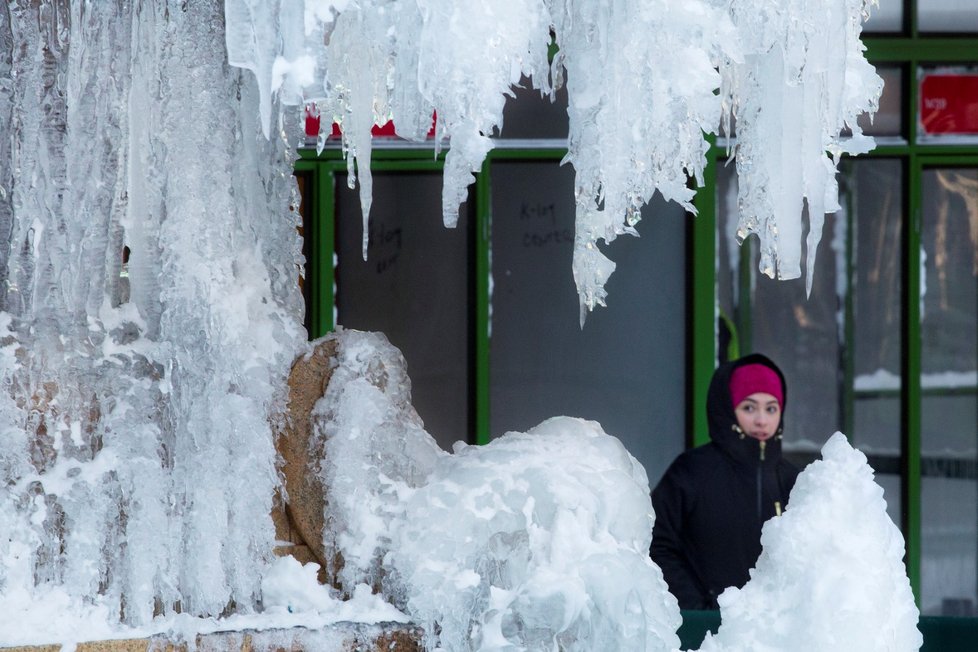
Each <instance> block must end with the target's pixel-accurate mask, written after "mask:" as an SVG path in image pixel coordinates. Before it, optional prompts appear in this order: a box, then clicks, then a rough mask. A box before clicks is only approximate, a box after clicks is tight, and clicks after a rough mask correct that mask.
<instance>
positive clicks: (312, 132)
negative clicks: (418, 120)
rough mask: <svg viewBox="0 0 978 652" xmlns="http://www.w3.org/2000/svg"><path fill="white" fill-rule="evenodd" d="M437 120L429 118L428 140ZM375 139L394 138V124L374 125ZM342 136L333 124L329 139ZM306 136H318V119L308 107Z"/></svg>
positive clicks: (336, 125)
mask: <svg viewBox="0 0 978 652" xmlns="http://www.w3.org/2000/svg"><path fill="white" fill-rule="evenodd" d="M436 119H437V115H436V114H432V116H431V129H429V130H428V138H432V137H433V136H434V135H435V120H436ZM370 133H371V134H373V136H374V137H375V138H377V137H380V138H396V137H397V133H396V132H395V131H394V122H393V121H392V120H388V121H387V122H386V123H385V124H383V125H381V126H377V125H374V128H373V129H371V130H370ZM341 134H342V131H341V130H340V126H339V125H338V124H337V123H335V122H334V123H333V130H332V133H331V134H330V138H339V137H340V135H341ZM306 136H308V137H310V138H316V137H317V136H319V117H318V116H313V115H312V113H311V112H310V111H309V107H306Z"/></svg>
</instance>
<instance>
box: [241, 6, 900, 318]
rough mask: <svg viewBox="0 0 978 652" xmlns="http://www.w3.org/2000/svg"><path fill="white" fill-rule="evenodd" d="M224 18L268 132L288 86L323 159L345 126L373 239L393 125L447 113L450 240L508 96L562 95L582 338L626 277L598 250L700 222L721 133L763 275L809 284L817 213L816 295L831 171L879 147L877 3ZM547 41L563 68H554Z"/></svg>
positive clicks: (437, 9)
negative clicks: (572, 177) (518, 88)
mask: <svg viewBox="0 0 978 652" xmlns="http://www.w3.org/2000/svg"><path fill="white" fill-rule="evenodd" d="M227 4H228V14H227V17H228V51H229V53H231V54H232V57H231V62H232V63H233V64H235V65H241V66H243V67H246V68H248V69H249V70H252V71H254V72H255V74H256V75H257V76H258V78H259V89H260V91H261V100H260V107H261V114H262V120H263V123H264V125H265V129H266V133H267V131H268V113H269V107H270V106H271V102H272V97H273V93H274V92H275V89H276V88H278V89H279V91H278V97H279V99H281V100H282V101H283V102H285V103H287V104H288V103H291V104H299V105H303V104H307V103H308V104H315V105H316V107H317V110H318V111H319V112H320V114H321V115H323V116H324V118H325V119H323V120H321V121H320V128H321V130H323V131H322V133H321V134H320V139H319V143H320V148H321V147H322V146H323V143H324V142H325V136H326V134H328V133H329V132H330V130H331V129H332V123H333V122H334V121H335V122H338V123H340V124H341V125H342V129H343V139H342V147H343V150H344V152H345V153H346V155H347V157H348V158H347V162H348V167H349V171H350V183H351V184H352V183H353V182H354V179H355V175H354V160H356V162H357V163H356V168H357V171H358V172H359V175H360V198H361V204H362V208H363V219H364V223H365V224H366V221H367V219H368V218H369V212H370V203H371V193H372V188H371V178H370V158H371V147H372V143H371V135H370V130H371V128H372V127H373V125H374V124H379V125H380V124H384V123H386V122H387V121H388V120H390V119H393V121H394V124H395V126H396V128H397V132H398V134H399V135H401V136H402V137H404V138H407V139H409V140H422V139H424V137H425V135H426V134H427V132H428V128H429V126H430V124H431V116H432V113H433V112H434V113H437V116H438V120H437V134H436V136H437V138H436V146H440V145H441V143H443V142H444V141H445V140H446V139H447V140H450V145H451V147H450V149H449V152H448V155H447V157H446V160H445V175H444V177H445V178H444V190H443V195H442V211H443V219H444V221H445V224H446V225H448V226H452V225H454V224H455V222H456V220H457V219H458V207H459V204H460V203H461V202H462V201H464V200H465V198H466V187H467V186H468V185H469V184H470V183H471V182H472V180H473V176H472V174H473V173H474V172H476V171H478V170H479V169H480V168H481V166H482V164H483V161H484V160H485V159H486V156H487V154H488V152H489V150H490V149H491V148H492V146H493V143H492V140H491V138H490V136H492V135H494V134H495V133H496V132H497V131H498V130H501V129H503V128H504V125H503V119H502V116H503V105H504V100H505V96H506V95H507V94H510V93H512V87H513V86H514V85H515V84H517V83H518V82H519V80H520V79H521V77H526V78H528V79H530V80H531V83H532V84H533V86H534V87H535V88H537V89H539V90H540V92H541V93H542V94H543V95H550V96H551V97H553V92H554V90H555V89H556V88H558V87H560V86H561V85H562V84H564V83H565V81H566V85H567V94H568V114H569V118H570V128H569V129H570V132H569V134H568V152H567V156H566V159H565V160H566V161H568V162H570V163H571V164H573V166H574V169H575V172H576V182H575V194H576V202H577V221H576V222H577V223H576V237H575V245H574V256H573V274H574V280H575V282H576V284H577V290H578V294H579V296H580V303H581V320H582V322H583V319H584V316H585V315H586V313H587V311H588V310H591V309H593V308H594V306H596V305H604V299H605V297H606V290H605V283H606V282H607V280H608V278H609V277H610V275H611V274H612V273H613V272H614V270H615V264H614V263H613V262H612V261H611V260H610V259H609V258H608V257H607V256H606V255H605V254H604V253H603V252H602V251H601V250H600V249H599V242H603V243H610V242H611V241H613V240H614V239H615V238H616V237H617V236H619V235H622V234H632V235H636V234H637V232H636V230H635V226H636V223H637V222H638V220H639V217H640V209H641V207H642V206H643V205H644V204H645V203H647V202H648V201H649V200H650V199H651V197H652V195H653V193H654V192H656V191H658V192H660V193H661V194H662V195H663V196H664V197H665V198H666V199H672V200H675V201H677V202H679V203H681V204H682V205H683V206H685V207H686V208H687V210H689V211H690V212H692V213H695V212H696V209H695V206H694V205H693V202H692V200H693V196H694V193H693V191H692V190H691V189H690V188H689V184H688V180H689V178H692V179H694V180H695V182H696V184H697V185H698V186H701V185H703V171H704V167H705V165H706V162H707V161H706V153H707V151H708V142H707V140H706V139H705V136H707V135H710V134H716V133H717V132H718V129H719V128H720V124H721V116H723V118H722V122H723V123H724V124H725V125H726V131H727V132H729V127H730V124H731V118H734V117H735V118H736V122H737V134H736V136H737V139H736V147H735V148H734V154H735V155H736V158H737V170H738V173H739V175H740V180H741V183H740V194H739V203H740V207H741V222H740V225H739V229H738V236H739V238H740V239H741V240H742V239H743V238H746V237H747V236H749V235H750V234H757V235H758V236H759V238H760V240H761V261H760V268H761V271H762V272H764V273H765V274H767V275H769V276H771V277H774V276H777V277H778V278H782V279H791V278H797V277H798V276H800V275H801V261H802V238H803V233H804V232H805V230H806V229H805V227H804V226H803V224H802V215H803V206H804V205H805V204H806V203H807V206H808V216H809V224H808V228H807V233H808V234H807V237H806V245H805V253H806V256H805V261H806V275H807V283H808V287H809V291H810V287H811V276H812V273H813V270H814V264H815V259H816V252H817V248H818V244H819V240H820V238H821V233H822V224H823V219H824V214H825V213H832V212H835V211H836V210H838V208H839V203H838V187H837V183H836V180H835V175H836V166H837V164H838V158H839V156H840V155H841V154H842V153H843V152H848V153H851V154H857V153H862V152H866V151H868V150H869V149H871V148H872V147H873V140H872V139H871V138H869V137H866V136H864V135H863V134H862V132H861V129H860V127H859V125H858V124H857V123H856V118H857V117H858V116H859V115H860V114H862V113H864V112H875V110H876V107H877V102H878V98H879V95H880V92H881V89H882V81H881V79H880V78H879V76H878V75H877V74H876V72H875V70H874V69H873V67H872V66H870V65H869V63H868V62H867V61H866V59H865V57H864V55H863V50H864V48H863V46H862V43H861V41H860V40H859V38H860V34H861V31H862V23H863V21H864V20H865V18H866V17H867V16H868V12H869V9H870V6H871V5H873V4H875V0H831V1H830V2H817V3H812V2H807V1H806V0H779V1H777V2H772V1H771V0H734V1H733V2H723V1H721V0H657V1H655V2H648V1H647V0H616V1H615V2H593V1H592V0H508V1H507V2H505V3H500V2H497V1H494V0H466V1H465V2H460V1H459V0H415V1H413V2H395V1H393V0H361V1H360V2H356V3H349V4H347V3H343V4H344V5H345V6H344V7H339V6H334V7H332V9H331V10H330V11H323V10H322V9H321V7H319V5H321V3H319V2H317V3H312V2H307V3H306V5H305V6H306V10H305V11H304V12H303V11H300V4H301V3H298V2H296V3H282V4H281V5H279V6H276V5H275V4H274V3H272V4H269V5H261V9H260V10H258V9H255V8H254V7H252V5H254V4H255V3H252V2H247V1H246V0H228V3H227ZM313 5H314V6H315V7H317V9H315V10H313V9H310V7H312V6H313ZM268 25H278V26H279V30H278V31H277V32H276V31H275V30H273V29H270V28H268ZM551 38H553V39H555V41H556V45H557V46H558V51H557V54H556V56H555V57H554V59H553V61H552V62H551V63H549V64H548V61H547V46H548V44H549V43H550V41H551ZM718 91H719V92H718ZM845 129H848V130H849V133H850V135H849V136H848V137H845V138H843V137H842V136H841V134H842V133H843V131H844V130H845ZM351 187H352V185H351ZM363 233H364V255H366V238H367V233H368V229H367V228H366V226H365V227H364V229H363Z"/></svg>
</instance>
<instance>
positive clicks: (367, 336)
mask: <svg viewBox="0 0 978 652" xmlns="http://www.w3.org/2000/svg"><path fill="white" fill-rule="evenodd" d="M326 337H327V339H335V340H336V341H337V354H336V357H337V367H336V368H335V369H334V370H333V373H332V376H331V378H330V382H329V386H328V387H327V389H326V393H325V394H324V395H323V397H322V398H321V399H320V400H319V401H318V402H317V403H316V406H315V408H314V410H313V427H314V432H315V433H316V436H315V437H314V438H313V440H312V442H311V444H310V445H311V446H312V447H313V450H314V451H317V452H318V451H319V450H321V451H322V459H323V463H322V464H321V465H320V468H319V469H318V470H317V471H318V474H319V477H320V479H321V481H322V485H323V487H326V488H327V489H326V490H327V504H326V511H325V513H324V526H325V527H324V531H323V537H324V544H325V547H326V549H327V550H339V551H341V552H342V555H343V562H342V566H341V567H339V568H331V569H329V570H330V571H331V572H332V573H333V574H334V575H335V576H336V577H337V579H338V580H339V581H340V583H341V585H342V586H343V587H344V588H345V589H347V590H352V589H353V587H355V586H356V585H357V584H359V583H366V584H368V585H371V586H380V584H381V580H382V579H383V570H382V564H383V555H384V554H385V553H386V551H388V550H389V549H390V548H391V545H392V539H391V536H392V534H391V530H392V528H393V523H394V522H395V521H396V520H397V519H399V518H400V517H401V515H402V514H403V510H404V501H405V500H406V499H407V497H408V495H409V494H410V493H411V492H412V491H414V490H415V489H417V488H418V487H419V486H421V485H423V484H424V483H425V482H426V481H427V478H428V476H429V475H430V474H431V472H432V470H433V469H434V468H435V465H436V463H437V461H438V459H439V458H440V457H442V456H444V455H446V453H445V452H444V451H442V449H441V448H440V447H439V446H438V444H437V443H436V442H435V440H434V439H433V438H432V437H431V436H430V435H429V434H428V433H427V432H425V430H424V424H423V423H422V421H421V418H420V417H419V416H418V414H417V412H416V411H415V410H414V407H413V406H412V405H411V382H410V379H409V378H408V376H407V367H406V364H405V362H404V358H403V356H402V355H401V352H400V351H398V350H397V349H396V348H394V347H393V346H392V345H391V344H390V342H388V340H387V338H386V337H385V336H384V335H383V334H382V333H365V332H362V331H355V330H348V329H342V328H340V329H337V331H336V332H335V333H331V334H330V335H327V336H326Z"/></svg>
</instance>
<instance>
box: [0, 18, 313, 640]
mask: <svg viewBox="0 0 978 652" xmlns="http://www.w3.org/2000/svg"><path fill="white" fill-rule="evenodd" d="M256 6H257V5H256ZM222 11H223V5H222V4H221V3H218V2H211V3H186V4H181V3H176V2H159V3H157V2H153V3H149V2H143V3H136V4H135V5H134V6H132V7H130V6H129V5H121V4H118V3H103V2H96V3H92V2H70V3H69V2H58V3H34V2H26V3H12V4H11V3H5V4H4V6H3V8H0V358H2V360H0V361H2V362H3V364H2V366H0V436H2V437H3V440H2V446H0V469H2V471H3V473H4V482H3V486H2V488H0V529H2V530H3V532H4V533H5V535H4V536H3V537H2V540H0V587H2V589H0V590H2V592H3V596H5V597H10V596H15V597H16V598H17V600H18V601H19V603H20V604H22V605H24V608H27V609H30V608H31V606H32V605H33V607H34V608H35V609H37V610H38V613H42V614H43V613H50V612H49V611H48V610H47V609H46V608H45V606H44V605H58V607H57V611H58V612H59V613H61V612H63V613H65V614H66V616H67V614H68V613H70V612H72V611H73V610H77V611H79V612H81V611H82V603H86V604H88V605H90V606H91V605H98V606H99V607H100V608H101V609H102V610H104V613H105V614H109V615H110V617H111V618H113V619H116V620H118V619H119V618H120V617H121V620H122V621H123V622H124V623H127V624H129V625H145V624H147V623H149V622H150V621H151V620H152V619H153V617H154V614H162V615H164V616H165V615H168V614H173V613H174V612H175V611H177V610H179V611H181V612H182V613H183V614H185V615H186V614H189V615H199V616H217V615H220V614H222V613H224V612H225V611H226V610H227V609H228V608H229V605H232V604H233V605H234V607H235V609H236V610H237V611H238V612H240V613H246V612H249V611H253V610H254V609H256V608H258V607H259V606H260V596H261V590H260V582H261V578H262V572H263V569H264V568H265V566H266V565H267V563H268V561H269V559H270V557H271V550H272V547H273V545H274V539H275V537H274V531H273V527H272V524H271V521H270V519H269V518H268V514H269V510H270V509H271V507H272V500H273V495H274V491H275V489H276V487H277V486H278V485H279V478H278V474H277V471H276V468H275V459H276V453H275V449H274V445H273V439H272V437H273V435H272V426H271V423H272V421H273V420H274V419H275V418H276V415H277V414H279V413H280V411H281V409H282V407H283V406H284V401H285V388H286V378H287V374H288V371H289V367H290V365H291V363H292V359H293V357H294V354H295V351H296V349H297V346H298V344H299V343H300V342H301V341H302V340H303V339H304V332H303V329H302V325H301V319H302V298H301V295H300V293H299V288H298V284H297V283H296V278H297V275H298V270H299V269H300V265H301V261H302V257H301V242H300V240H299V237H298V235H297V233H296V226H297V217H296V216H297V211H293V210H290V208H289V207H290V205H295V204H296V203H297V202H296V201H295V196H294V193H295V186H294V182H293V180H292V178H291V166H292V163H293V160H294V156H295V155H294V148H293V146H292V145H290V144H289V143H288V142H285V141H284V140H283V139H281V138H278V137H276V138H272V139H266V138H265V137H264V136H263V135H262V131H261V127H260V124H259V120H258V114H257V112H256V110H255V107H256V106H258V103H259V102H258V98H259V95H260V90H259V88H258V86H257V84H258V81H257V80H256V77H255V76H254V75H250V74H243V73H242V71H240V70H239V69H237V68H232V67H230V66H229V65H228V64H227V61H226V50H225V48H226V43H225V37H224V29H223V24H224V17H223V14H222ZM272 115H273V116H274V117H275V118H276V119H278V118H279V117H280V114H279V113H278V111H277V110H273V111H272ZM282 119H283V120H287V121H288V120H295V116H293V114H292V113H291V112H290V113H289V115H288V116H282ZM124 251H125V254H124ZM124 256H128V262H127V263H125V264H124ZM50 608H54V607H50Z"/></svg>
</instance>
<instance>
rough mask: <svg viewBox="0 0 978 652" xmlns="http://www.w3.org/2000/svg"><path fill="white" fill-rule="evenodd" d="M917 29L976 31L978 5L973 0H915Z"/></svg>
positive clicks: (977, 29)
mask: <svg viewBox="0 0 978 652" xmlns="http://www.w3.org/2000/svg"><path fill="white" fill-rule="evenodd" d="M880 4H882V3H880ZM917 29H919V30H920V31H921V32H954V33H959V34H960V33H974V32H978V5H976V4H975V1H974V0H917Z"/></svg>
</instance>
